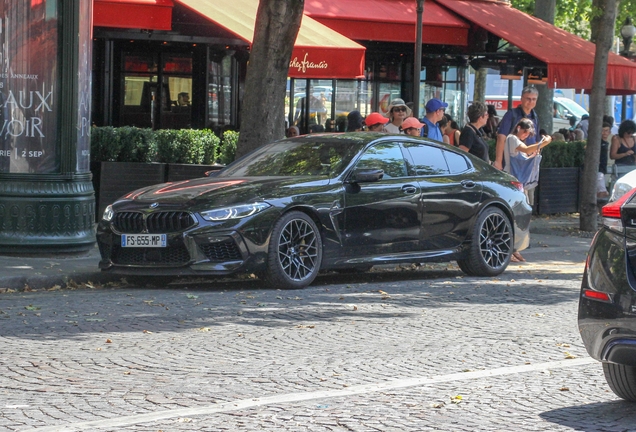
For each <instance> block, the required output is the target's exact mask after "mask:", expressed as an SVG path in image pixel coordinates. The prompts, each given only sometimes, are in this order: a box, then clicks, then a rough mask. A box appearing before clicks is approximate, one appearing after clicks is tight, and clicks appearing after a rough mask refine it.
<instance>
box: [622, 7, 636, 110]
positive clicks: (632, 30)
mask: <svg viewBox="0 0 636 432" xmlns="http://www.w3.org/2000/svg"><path fill="white" fill-rule="evenodd" d="M634 35H636V27H634V25H633V24H632V19H631V18H630V17H627V18H625V24H623V27H621V36H622V37H623V52H622V53H621V55H622V56H623V57H625V58H629V57H630V52H629V48H630V46H631V44H632V40H633V39H634ZM626 116H627V95H623V99H622V101H621V121H625V117H626Z"/></svg>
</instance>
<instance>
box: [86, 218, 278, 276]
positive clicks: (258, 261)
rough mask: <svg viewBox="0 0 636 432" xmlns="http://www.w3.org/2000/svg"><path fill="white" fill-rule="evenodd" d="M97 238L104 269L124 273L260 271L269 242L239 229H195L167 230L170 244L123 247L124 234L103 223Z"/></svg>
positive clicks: (170, 273)
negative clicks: (245, 233) (250, 236)
mask: <svg viewBox="0 0 636 432" xmlns="http://www.w3.org/2000/svg"><path fill="white" fill-rule="evenodd" d="M97 242H98V245H99V251H100V254H101V261H100V262H99V267H100V269H102V270H103V271H108V272H113V273H117V274H122V275H172V276H196V275H200V276H204V275H227V274H232V273H237V272H253V271H258V270H259V269H260V268H262V267H264V265H265V257H266V243H261V244H258V243H255V242H253V241H252V240H251V239H249V238H247V237H245V236H243V235H242V234H241V233H240V232H239V231H237V230H228V231H214V230H211V229H195V230H193V231H190V232H182V233H170V234H167V246H166V247H164V248H158V247H136V248H129V247H122V246H121V234H119V233H116V232H113V230H112V229H111V228H110V226H109V225H108V224H103V225H100V227H99V228H98V232H97Z"/></svg>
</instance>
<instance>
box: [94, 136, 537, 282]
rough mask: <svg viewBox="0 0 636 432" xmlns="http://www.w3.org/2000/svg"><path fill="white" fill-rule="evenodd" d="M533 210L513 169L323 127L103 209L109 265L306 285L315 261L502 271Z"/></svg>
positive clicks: (322, 266) (524, 237) (429, 145)
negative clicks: (324, 130)
mask: <svg viewBox="0 0 636 432" xmlns="http://www.w3.org/2000/svg"><path fill="white" fill-rule="evenodd" d="M530 217H531V208H530V206H529V205H528V203H527V200H526V198H525V195H524V193H523V192H522V186H521V184H520V183H519V182H517V180H516V179H515V178H514V177H511V176H509V175H508V174H506V173H504V172H502V171H499V170H496V169H494V168H492V167H491V166H490V165H488V164H486V163H484V162H483V161H481V160H479V159H477V158H475V157H473V156H472V155H470V154H467V153H465V152H462V151H461V150H458V149H456V148H454V147H450V146H447V145H445V144H442V143H437V142H433V141H428V140H425V139H419V138H412V137H408V136H405V135H402V136H397V135H387V134H373V133H353V134H321V135H307V136H303V137H298V138H293V139H286V140H282V141H277V142H274V143H271V144H267V145H264V146H262V147H260V148H258V149H257V150H255V151H253V152H252V153H250V154H248V155H246V156H244V157H243V158H241V159H239V160H237V161H235V162H234V163H232V164H230V165H229V166H227V167H226V168H225V169H223V170H222V171H220V172H219V173H218V174H217V175H215V176H214V177H207V178H201V179H195V180H189V181H183V182H175V183H165V184H159V185H155V186H151V187H147V188H144V189H140V190H136V191H134V192H130V193H129V194H127V195H125V196H124V197H122V198H121V199H119V200H118V201H116V202H115V203H113V204H112V205H110V206H108V207H107V209H106V211H105V212H104V215H103V218H102V220H101V222H100V224H99V227H98V232H97V240H98V243H99V248H100V253H101V262H100V268H101V269H102V270H104V271H109V272H117V273H121V274H128V275H153V276H157V275H173V276H183V275H226V274H231V273H237V272H251V273H254V274H256V275H258V276H259V277H261V278H263V279H264V280H265V281H266V282H267V284H268V285H270V286H272V287H276V288H288V289H289V288H303V287H306V286H307V285H309V284H310V283H311V282H312V281H313V280H314V279H315V277H316V275H317V274H318V272H319V271H320V270H338V269H351V270H367V269H370V268H371V267H372V266H373V265H376V264H391V263H396V264H397V263H423V262H432V261H435V262H443V261H454V260H456V261H457V262H458V264H459V266H460V268H461V269H462V270H463V271H464V272H466V273H468V274H470V275H476V276H494V275H498V274H500V273H502V272H503V271H504V270H505V269H506V267H507V266H508V263H509V262H510V256H511V254H512V253H513V252H514V251H516V250H522V249H524V248H525V247H527V244H528V240H529V234H528V226H529V223H530Z"/></svg>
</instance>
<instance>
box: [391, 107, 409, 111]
mask: <svg viewBox="0 0 636 432" xmlns="http://www.w3.org/2000/svg"><path fill="white" fill-rule="evenodd" d="M391 111H393V112H406V108H404V107H395V108H393V109H392V110H391Z"/></svg>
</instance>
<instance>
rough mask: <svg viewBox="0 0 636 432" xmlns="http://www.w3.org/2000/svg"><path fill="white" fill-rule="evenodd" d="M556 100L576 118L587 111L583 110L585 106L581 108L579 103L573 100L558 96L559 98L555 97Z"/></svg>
mask: <svg viewBox="0 0 636 432" xmlns="http://www.w3.org/2000/svg"><path fill="white" fill-rule="evenodd" d="M556 101H557V102H558V103H560V104H561V105H563V106H564V107H565V108H566V109H567V110H568V111H570V112H571V113H572V114H574V115H575V116H576V117H577V118H581V117H582V116H583V115H585V114H588V112H587V111H585V108H583V107H582V106H581V105H579V104H577V103H576V102H574V101H573V100H570V99H565V98H559V99H556Z"/></svg>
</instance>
